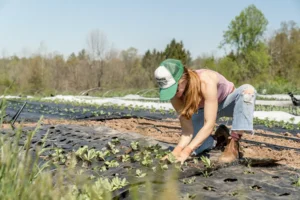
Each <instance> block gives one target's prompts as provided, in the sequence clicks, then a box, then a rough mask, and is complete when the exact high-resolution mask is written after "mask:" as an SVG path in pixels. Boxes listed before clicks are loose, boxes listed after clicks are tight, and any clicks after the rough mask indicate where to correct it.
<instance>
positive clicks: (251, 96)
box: [240, 84, 257, 103]
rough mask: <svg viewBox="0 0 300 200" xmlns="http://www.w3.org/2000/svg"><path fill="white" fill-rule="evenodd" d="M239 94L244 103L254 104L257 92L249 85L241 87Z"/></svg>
mask: <svg viewBox="0 0 300 200" xmlns="http://www.w3.org/2000/svg"><path fill="white" fill-rule="evenodd" d="M240 93H241V96H242V97H243V99H244V102H245V103H254V100H255V98H256V93H257V92H256V90H255V88H254V87H253V86H252V85H250V84H244V85H242V86H241V92H240Z"/></svg>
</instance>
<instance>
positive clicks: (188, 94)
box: [179, 67, 202, 119]
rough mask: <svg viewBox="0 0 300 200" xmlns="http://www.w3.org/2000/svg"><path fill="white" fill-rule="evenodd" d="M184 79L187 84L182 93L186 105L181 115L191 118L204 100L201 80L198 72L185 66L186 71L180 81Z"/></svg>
mask: <svg viewBox="0 0 300 200" xmlns="http://www.w3.org/2000/svg"><path fill="white" fill-rule="evenodd" d="M183 81H187V84H186V86H185V90H184V92H183V94H182V95H183V96H182V97H183V103H184V105H183V109H182V110H181V112H180V115H181V116H184V117H186V118H187V119H191V118H192V115H193V114H194V113H196V112H197V111H198V109H199V105H200V102H201V100H202V94H201V82H200V78H199V76H198V74H197V73H196V72H195V71H193V70H191V69H188V68H187V67H184V73H183V75H182V77H181V78H180V80H179V83H181V82H183Z"/></svg>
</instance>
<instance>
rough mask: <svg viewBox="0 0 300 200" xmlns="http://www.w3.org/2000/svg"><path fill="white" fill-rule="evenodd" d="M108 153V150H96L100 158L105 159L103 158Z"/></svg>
mask: <svg viewBox="0 0 300 200" xmlns="http://www.w3.org/2000/svg"><path fill="white" fill-rule="evenodd" d="M109 155H110V152H109V151H108V150H105V151H97V156H98V157H99V158H100V160H102V161H105V158H106V157H108V156H109Z"/></svg>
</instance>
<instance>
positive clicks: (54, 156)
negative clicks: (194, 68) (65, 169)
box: [51, 148, 66, 163]
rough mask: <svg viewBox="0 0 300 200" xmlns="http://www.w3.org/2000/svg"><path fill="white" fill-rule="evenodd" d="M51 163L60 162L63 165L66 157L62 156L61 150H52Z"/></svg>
mask: <svg viewBox="0 0 300 200" xmlns="http://www.w3.org/2000/svg"><path fill="white" fill-rule="evenodd" d="M51 157H52V160H53V162H61V163H65V162H66V156H65V155H64V154H63V150H62V149H59V148H56V149H54V153H53V154H51Z"/></svg>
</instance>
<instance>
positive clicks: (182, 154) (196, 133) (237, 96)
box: [154, 59, 256, 163]
mask: <svg viewBox="0 0 300 200" xmlns="http://www.w3.org/2000/svg"><path fill="white" fill-rule="evenodd" d="M154 75H155V78H156V80H157V83H158V84H159V87H160V100H164V101H165V100H171V103H172V106H173V107H174V109H175V110H176V111H177V113H178V114H179V120H180V124H181V127H182V135H181V138H180V141H179V143H178V144H177V146H176V147H175V148H174V150H173V151H172V154H173V155H174V156H175V157H176V159H177V160H178V161H180V162H182V163H183V162H184V161H185V160H186V159H187V158H188V157H189V156H190V155H191V154H192V153H193V154H196V155H197V154H199V153H201V152H203V151H205V150H210V149H212V148H213V146H214V139H213V137H212V136H211V134H212V132H213V129H214V126H215V123H216V119H217V118H219V117H223V116H228V117H233V121H232V129H231V136H230V138H229V139H230V140H229V143H228V144H227V146H226V148H225V150H224V152H223V153H222V155H221V156H220V158H219V162H222V163H229V162H233V161H235V160H236V159H238V155H239V152H238V151H239V145H238V144H239V143H238V142H239V140H240V139H241V137H242V135H243V133H244V132H245V131H253V112H254V105H255V99H256V91H255V89H254V87H253V86H251V85H249V84H245V85H242V86H240V87H238V88H235V87H234V84H233V83H232V82H230V81H228V80H227V79H226V78H225V77H224V76H222V75H221V74H219V73H217V72H215V71H212V70H208V69H200V70H195V71H193V70H190V69H188V68H186V67H184V66H183V65H182V63H181V61H179V60H175V59H167V60H165V61H163V62H162V63H161V64H160V66H159V67H158V68H157V69H156V70H155V72H154Z"/></svg>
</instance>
